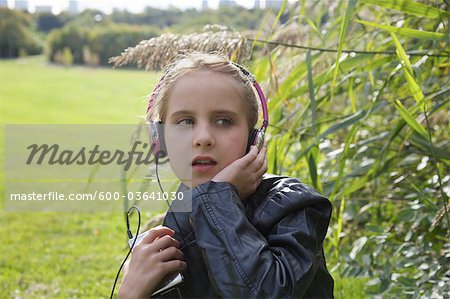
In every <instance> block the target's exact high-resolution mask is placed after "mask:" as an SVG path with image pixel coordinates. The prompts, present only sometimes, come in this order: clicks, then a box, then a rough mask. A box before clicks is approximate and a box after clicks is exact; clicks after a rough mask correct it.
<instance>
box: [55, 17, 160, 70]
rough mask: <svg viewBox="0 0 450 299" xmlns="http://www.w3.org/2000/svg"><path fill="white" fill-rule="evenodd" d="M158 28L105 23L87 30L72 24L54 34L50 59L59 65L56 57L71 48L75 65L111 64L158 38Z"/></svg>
mask: <svg viewBox="0 0 450 299" xmlns="http://www.w3.org/2000/svg"><path fill="white" fill-rule="evenodd" d="M158 33H159V32H158V29H155V28H153V27H149V26H132V25H125V24H101V25H97V26H93V27H91V28H89V29H88V28H85V27H84V28H83V27H79V26H75V25H73V24H68V25H66V26H64V27H63V28H61V29H56V30H53V31H51V32H50V34H49V37H48V46H49V49H50V51H49V60H50V61H52V62H58V59H56V54H57V53H58V52H59V53H62V51H63V50H64V48H68V49H70V51H71V53H72V55H73V62H74V63H75V64H89V65H95V64H101V65H108V59H109V58H110V57H112V56H116V55H119V54H120V53H121V51H123V49H125V48H127V47H128V46H130V45H134V44H136V43H138V42H139V41H141V40H143V39H149V38H151V37H154V36H156V35H158Z"/></svg>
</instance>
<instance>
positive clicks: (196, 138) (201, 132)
mask: <svg viewBox="0 0 450 299" xmlns="http://www.w3.org/2000/svg"><path fill="white" fill-rule="evenodd" d="M192 138H193V147H194V148H202V147H212V146H213V145H214V136H213V133H212V131H211V127H210V126H209V125H206V124H197V126H196V127H195V128H194V129H193V132H192Z"/></svg>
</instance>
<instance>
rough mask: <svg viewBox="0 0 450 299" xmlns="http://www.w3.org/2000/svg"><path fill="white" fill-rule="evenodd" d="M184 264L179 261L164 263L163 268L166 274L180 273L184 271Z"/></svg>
mask: <svg viewBox="0 0 450 299" xmlns="http://www.w3.org/2000/svg"><path fill="white" fill-rule="evenodd" d="M186 266H187V265H186V262H184V261H181V260H172V261H168V262H165V263H164V268H165V271H166V272H167V273H177V272H182V271H184V270H185V269H186Z"/></svg>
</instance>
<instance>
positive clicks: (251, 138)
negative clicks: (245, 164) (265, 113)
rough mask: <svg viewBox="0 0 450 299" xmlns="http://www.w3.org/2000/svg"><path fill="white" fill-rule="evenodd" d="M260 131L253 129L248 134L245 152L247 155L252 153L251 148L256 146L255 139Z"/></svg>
mask: <svg viewBox="0 0 450 299" xmlns="http://www.w3.org/2000/svg"><path fill="white" fill-rule="evenodd" d="M258 131H259V130H258V129H252V130H251V131H250V133H249V134H248V141H247V149H246V150H245V153H246V154H247V153H248V152H249V151H250V146H252V145H255V141H256V140H255V139H256V137H257V136H258Z"/></svg>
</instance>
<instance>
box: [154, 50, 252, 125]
mask: <svg viewBox="0 0 450 299" xmlns="http://www.w3.org/2000/svg"><path fill="white" fill-rule="evenodd" d="M199 71H213V72H217V73H220V74H225V75H228V76H230V77H231V78H233V79H234V80H235V81H236V82H237V83H239V86H241V87H242V88H241V90H242V92H241V95H242V99H243V100H244V101H245V104H246V107H247V109H246V110H247V111H246V112H247V121H248V125H249V130H251V129H252V128H254V127H255V125H256V123H257V121H258V102H257V98H256V95H255V91H254V89H253V87H252V83H251V82H250V81H249V80H248V79H247V78H246V77H245V76H244V74H242V72H241V70H240V69H239V68H238V67H237V66H235V65H234V64H232V63H231V61H230V60H229V59H228V58H227V57H225V56H222V55H220V54H208V53H201V52H192V53H188V54H183V55H181V56H180V57H179V58H178V59H177V60H176V61H175V62H174V63H172V64H171V65H169V66H168V67H167V68H166V70H165V75H164V79H163V80H162V82H161V85H160V87H159V91H158V94H157V95H156V97H155V102H154V103H153V105H152V107H150V111H149V112H148V115H147V119H148V120H153V121H155V120H160V121H162V122H164V119H165V117H166V113H167V105H168V101H169V98H170V95H171V92H172V89H173V87H174V85H175V83H176V82H177V80H178V79H179V78H180V77H182V76H184V75H186V74H188V73H191V72H199Z"/></svg>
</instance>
